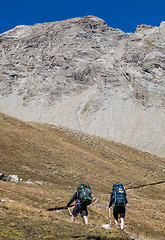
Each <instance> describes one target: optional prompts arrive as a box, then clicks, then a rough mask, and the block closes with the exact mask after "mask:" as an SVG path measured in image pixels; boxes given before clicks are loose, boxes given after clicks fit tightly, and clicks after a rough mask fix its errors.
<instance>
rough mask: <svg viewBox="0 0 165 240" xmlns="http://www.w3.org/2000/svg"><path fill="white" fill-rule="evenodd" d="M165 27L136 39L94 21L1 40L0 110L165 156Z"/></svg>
mask: <svg viewBox="0 0 165 240" xmlns="http://www.w3.org/2000/svg"><path fill="white" fill-rule="evenodd" d="M164 40H165V22H162V23H161V24H160V27H151V26H146V25H140V26H138V27H137V30H136V32H135V33H124V32H122V31H121V30H119V29H113V28H111V27H108V26H107V24H106V23H105V21H104V20H102V19H100V18H97V17H95V16H86V17H82V18H73V19H69V20H64V21H59V22H54V23H43V24H35V25H33V26H18V27H16V28H15V29H13V30H10V31H8V32H5V33H3V34H1V35H0V49H1V51H0V79H1V81H0V94H1V97H0V111H1V112H4V113H7V114H9V115H12V116H15V117H18V118H20V119H22V120H26V121H38V122H48V123H53V124H56V125H59V126H60V125H61V126H65V127H68V128H71V129H77V130H80V131H83V132H86V133H89V134H95V135H98V136H101V137H104V138H106V139H109V140H113V141H116V142H121V143H124V144H127V145H130V146H133V147H136V148H138V149H142V150H144V151H148V152H151V153H153V154H157V155H158V156H163V157H164V156H165V145H164V144H165V135H164V131H165V121H164V119H165V111H164V107H165V96H164V90H165V81H164V75H165V67H164V62H165V44H164Z"/></svg>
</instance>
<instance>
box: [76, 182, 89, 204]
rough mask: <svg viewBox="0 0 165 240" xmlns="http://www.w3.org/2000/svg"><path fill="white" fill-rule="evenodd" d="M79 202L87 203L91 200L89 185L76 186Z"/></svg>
mask: <svg viewBox="0 0 165 240" xmlns="http://www.w3.org/2000/svg"><path fill="white" fill-rule="evenodd" d="M77 192H78V196H79V200H80V203H82V204H83V205H86V206H87V205H89V204H91V202H92V197H91V190H90V187H89V186H87V185H85V184H80V185H78V187H77Z"/></svg>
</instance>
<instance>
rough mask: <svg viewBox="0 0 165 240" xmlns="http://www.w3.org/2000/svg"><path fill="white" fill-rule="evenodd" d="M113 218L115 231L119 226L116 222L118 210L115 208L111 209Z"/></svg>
mask: <svg viewBox="0 0 165 240" xmlns="http://www.w3.org/2000/svg"><path fill="white" fill-rule="evenodd" d="M113 216H114V220H115V225H116V227H117V229H119V228H120V225H119V221H118V208H117V207H114V208H113Z"/></svg>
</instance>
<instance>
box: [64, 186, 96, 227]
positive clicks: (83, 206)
mask: <svg viewBox="0 0 165 240" xmlns="http://www.w3.org/2000/svg"><path fill="white" fill-rule="evenodd" d="M73 201H76V204H75V207H74V208H73V212H72V216H71V221H72V222H73V223H74V222H75V217H76V216H77V215H78V214H79V213H80V214H81V217H82V218H83V222H84V223H85V224H88V218H87V216H88V211H87V206H88V205H89V204H91V202H92V197H91V190H90V187H89V186H87V185H86V184H80V185H78V186H77V188H76V191H75V193H74V194H73V196H72V197H71V199H70V201H69V202H68V203H67V207H69V205H70V204H71V203H72V202H73Z"/></svg>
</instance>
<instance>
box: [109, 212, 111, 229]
mask: <svg viewBox="0 0 165 240" xmlns="http://www.w3.org/2000/svg"><path fill="white" fill-rule="evenodd" d="M109 226H110V227H111V209H110V208H109Z"/></svg>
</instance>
